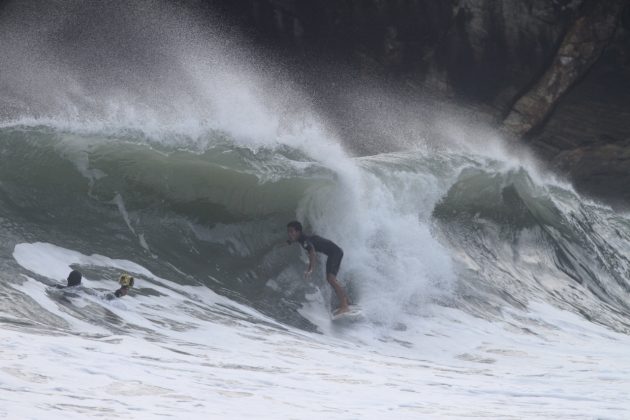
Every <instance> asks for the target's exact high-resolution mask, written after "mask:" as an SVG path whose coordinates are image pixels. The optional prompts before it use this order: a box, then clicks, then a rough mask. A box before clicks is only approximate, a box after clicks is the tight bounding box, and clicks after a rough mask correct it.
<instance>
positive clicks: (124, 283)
mask: <svg viewBox="0 0 630 420" xmlns="http://www.w3.org/2000/svg"><path fill="white" fill-rule="evenodd" d="M133 283H134V280H133V277H131V276H130V275H129V274H121V276H120V278H119V279H118V284H120V289H118V290H116V291H115V292H114V295H115V296H116V297H118V298H119V297H123V296H126V295H127V293H129V289H131V288H132V287H133Z"/></svg>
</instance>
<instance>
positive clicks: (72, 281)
mask: <svg viewBox="0 0 630 420" xmlns="http://www.w3.org/2000/svg"><path fill="white" fill-rule="evenodd" d="M81 278H83V276H82V275H81V272H80V271H77V270H72V271H71V272H70V274H68V287H72V286H78V285H80V284H81Z"/></svg>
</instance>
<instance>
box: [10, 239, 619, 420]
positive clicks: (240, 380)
mask: <svg viewBox="0 0 630 420" xmlns="http://www.w3.org/2000/svg"><path fill="white" fill-rule="evenodd" d="M15 256H16V260H17V261H19V262H20V263H21V264H23V266H24V268H26V269H28V270H29V271H33V272H35V273H37V274H40V275H47V274H50V273H57V274H54V276H58V275H60V274H61V273H62V272H65V271H66V270H67V269H68V266H69V265H70V264H76V263H81V264H94V265H104V266H109V267H111V268H115V269H125V270H128V271H132V272H135V273H138V275H139V276H142V277H143V280H142V281H140V282H139V284H138V286H139V288H140V289H141V290H142V289H144V288H150V289H154V290H156V291H160V293H161V295H160V296H153V295H152V296H148V295H143V293H141V292H140V293H139V294H136V295H133V294H132V295H131V296H127V297H125V298H123V299H121V300H120V302H122V303H123V304H124V306H121V307H118V306H115V305H112V304H110V303H108V302H106V301H100V302H99V304H100V305H101V306H103V307H104V308H106V309H107V310H108V311H111V312H113V313H115V314H116V315H118V316H119V317H120V318H121V319H123V320H124V321H125V325H126V326H127V327H126V328H123V329H122V331H121V332H120V333H110V334H105V335H97V334H94V333H97V332H98V333H102V332H103V331H102V330H103V328H97V327H95V326H91V327H88V328H87V330H86V325H85V324H81V323H78V322H76V320H75V319H72V315H69V314H68V313H64V312H63V311H61V310H60V308H62V306H59V305H60V303H56V302H54V301H53V300H51V299H50V297H49V296H47V295H46V294H45V293H42V292H43V289H42V286H41V284H40V283H38V282H36V281H34V280H32V279H28V280H27V281H25V282H24V283H22V285H21V286H15V287H17V288H18V289H20V290H22V291H23V292H25V293H28V294H29V295H30V296H31V298H32V299H33V300H34V301H35V302H36V304H37V305H40V306H41V310H47V311H49V312H51V313H55V314H56V315H58V316H62V317H64V318H65V319H67V320H68V321H71V324H72V326H71V327H70V328H69V329H68V330H67V331H66V333H65V334H62V335H55V336H52V335H48V334H37V333H29V332H27V331H20V330H19V329H17V328H15V329H2V330H0V338H1V340H2V343H3V344H2V347H0V357H1V358H2V360H3V363H2V367H1V368H0V387H1V388H2V389H3V391H4V392H2V393H1V394H0V400H1V401H2V404H1V405H0V407H1V408H0V413H2V414H4V415H6V416H8V417H9V418H44V417H45V418H85V417H86V416H99V415H100V416H105V417H108V418H118V417H126V418H157V417H161V416H165V415H171V416H176V417H182V416H186V417H188V418H243V417H251V416H255V417H256V418H270V419H271V418H274V419H276V418H292V417H297V418H321V416H322V415H327V416H332V417H334V418H342V419H346V418H347V419H350V418H418V417H426V418H436V417H440V418H451V417H452V418H461V417H466V416H482V417H491V416H499V417H503V418H508V417H518V418H523V417H527V418H558V417H560V418H593V417H598V418H601V417H605V418H624V417H627V416H628V415H629V414H630V405H629V404H628V401H627V398H626V396H627V393H628V391H629V389H628V387H627V378H628V377H629V375H630V363H628V358H627V357H626V353H627V348H628V346H629V345H630V338H629V337H628V336H626V335H621V334H618V333H615V332H612V331H610V330H608V329H606V328H604V327H601V326H598V325H596V324H592V323H589V322H587V321H585V320H584V319H583V318H581V317H579V316H577V315H575V314H572V313H569V312H564V311H560V310H558V309H555V308H553V307H551V306H549V305H548V304H544V303H531V304H530V305H529V308H528V310H526V311H522V312H521V311H515V310H513V311H510V312H506V313H505V320H506V322H489V321H487V320H483V319H480V318H474V317H471V316H469V315H466V314H464V313H463V312H461V311H459V310H456V309H447V308H442V309H434V314H433V316H431V317H424V318H418V319H417V322H416V324H415V325H412V326H410V328H409V329H408V330H407V331H404V332H403V331H399V332H396V331H393V332H392V334H391V337H390V338H389V340H385V339H384V338H382V337H381V339H380V340H374V339H373V337H372V336H371V334H372V331H370V328H366V326H365V325H361V324H359V325H357V326H356V327H347V328H343V329H337V330H336V331H335V332H334V334H335V335H336V336H337V338H334V337H332V336H329V335H318V334H310V333H305V332H303V331H299V330H294V329H292V328H286V327H280V326H273V325H274V324H273V323H272V324H269V322H270V320H268V319H266V317H264V316H262V315H260V314H258V313H256V312H255V311H252V310H250V309H247V308H243V307H241V306H240V305H238V304H236V303H230V302H229V301H227V300H225V299H224V298H220V297H218V296H216V295H213V294H212V293H211V292H209V291H207V289H205V288H201V287H192V286H179V285H177V284H175V283H171V282H169V281H168V280H164V279H159V278H156V277H155V276H153V275H151V273H150V272H149V271H148V270H146V269H144V268H143V267H141V266H138V265H137V264H134V263H133V262H129V261H122V260H115V259H109V258H107V257H104V256H85V255H82V254H80V253H77V252H75V251H71V250H67V249H63V248H60V247H56V246H54V245H51V244H21V245H19V246H17V247H16V251H15ZM102 282H103V281H102V280H96V279H89V280H87V279H86V286H87V287H98V286H101V285H100V283H102ZM80 299H81V298H73V305H74V304H75V303H76V301H77V300H80ZM219 303H221V304H222V305H220V306H217V304H219ZM224 305H225V306H224ZM228 305H229V306H230V307H232V308H235V309H238V311H241V310H244V311H247V312H248V314H249V315H250V316H251V317H252V318H250V321H246V320H238V319H237V318H234V316H233V315H234V313H232V314H230V316H228V313H227V312H224V311H228V312H229V309H226V306H228ZM195 306H197V307H199V309H201V310H206V311H208V313H213V314H215V316H213V317H208V318H205V319H204V318H199V317H197V316H194V315H193V314H192V313H191V312H189V311H188V310H187V309H190V308H192V307H195ZM263 321H264V322H263ZM261 322H263V323H261ZM322 322H323V319H322ZM162 323H163V324H162ZM176 325H179V326H180V327H181V326H185V328H176V327H175V326H176ZM329 325H332V324H329ZM523 325H527V327H528V330H527V331H526V330H523V329H521V328H520V327H519V326H523ZM135 326H141V327H143V328H144V329H138V328H135ZM329 329H330V331H333V327H332V326H330V327H329ZM90 331H91V332H92V333H93V334H91V335H86V333H89V332H90ZM405 340H407V341H405ZM27 401H28V403H27Z"/></svg>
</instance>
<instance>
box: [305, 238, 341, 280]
mask: <svg viewBox="0 0 630 420" xmlns="http://www.w3.org/2000/svg"><path fill="white" fill-rule="evenodd" d="M298 242H299V243H300V245H302V248H304V249H305V250H307V251H310V250H311V249H314V250H315V252H321V253H322V254H325V255H326V256H327V257H328V258H327V259H326V274H333V275H335V276H336V275H337V273H338V272H339V266H340V265H341V259H342V258H343V250H342V249H341V248H339V246H337V244H335V243H334V242H333V241H331V240H328V239H325V238H322V237H321V236H317V235H311V236H307V235H304V234H302V236H300V238H299V239H298Z"/></svg>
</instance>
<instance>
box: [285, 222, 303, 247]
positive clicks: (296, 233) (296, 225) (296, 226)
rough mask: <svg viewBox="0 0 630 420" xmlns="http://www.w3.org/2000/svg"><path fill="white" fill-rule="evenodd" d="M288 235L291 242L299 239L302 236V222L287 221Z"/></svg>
mask: <svg viewBox="0 0 630 420" xmlns="http://www.w3.org/2000/svg"><path fill="white" fill-rule="evenodd" d="M287 235H288V236H289V243H291V242H295V241H297V240H298V239H299V238H300V236H302V223H300V222H298V221H297V220H294V221H292V222H289V223H287Z"/></svg>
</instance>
